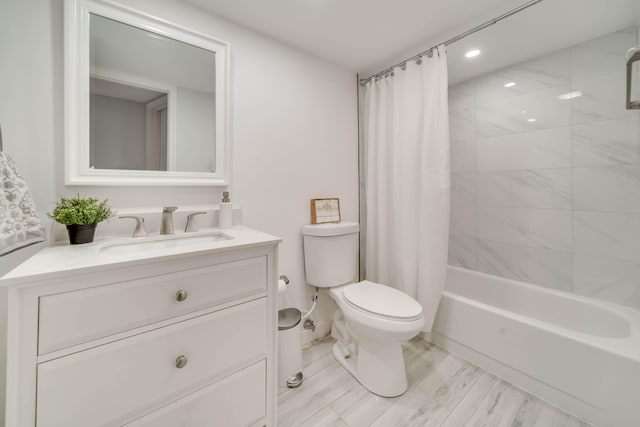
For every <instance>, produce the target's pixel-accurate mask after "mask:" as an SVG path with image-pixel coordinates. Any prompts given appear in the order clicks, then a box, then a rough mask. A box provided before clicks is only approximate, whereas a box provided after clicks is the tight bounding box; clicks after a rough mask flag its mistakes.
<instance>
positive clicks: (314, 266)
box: [302, 222, 424, 397]
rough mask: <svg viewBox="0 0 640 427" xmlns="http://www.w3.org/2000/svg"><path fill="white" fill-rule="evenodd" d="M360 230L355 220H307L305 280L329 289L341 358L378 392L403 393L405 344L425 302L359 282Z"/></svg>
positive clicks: (413, 332) (336, 351)
mask: <svg viewBox="0 0 640 427" xmlns="http://www.w3.org/2000/svg"><path fill="white" fill-rule="evenodd" d="M358 231H359V226H358V224H357V223H354V222H342V223H339V224H318V225H305V226H304V227H303V229H302V234H303V236H304V261H305V273H306V279H307V283H308V284H309V285H311V286H316V287H319V288H330V289H329V295H330V296H331V298H333V300H334V301H335V302H336V304H337V306H338V308H337V309H336V311H335V313H334V316H333V323H332V327H331V335H332V336H333V337H334V338H336V339H337V342H336V343H335V345H334V346H333V354H334V356H335V357H336V359H338V361H339V362H340V363H341V364H342V365H343V366H344V367H345V368H346V369H347V370H348V371H349V372H350V373H351V374H352V375H353V376H354V377H355V378H356V379H357V380H358V381H360V383H361V384H362V385H363V386H364V387H366V388H367V389H368V390H370V391H372V392H373V393H375V394H378V395H380V396H384V397H394V396H399V395H401V394H402V393H404V392H405V391H406V390H407V374H406V371H405V367H404V358H403V356H402V347H401V343H402V342H403V341H406V340H408V339H410V338H413V337H414V336H416V335H417V334H418V332H420V329H421V328H422V327H423V326H424V317H423V315H422V307H421V306H420V304H419V303H418V302H417V301H416V300H414V299H413V298H411V297H410V296H408V295H406V294H404V293H402V292H400V291H398V290H397V289H394V288H391V287H389V286H384V285H380V284H377V283H373V282H369V281H366V280H365V281H362V282H359V283H356V280H357V275H358V240H359V237H358Z"/></svg>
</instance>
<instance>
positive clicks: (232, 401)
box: [126, 360, 266, 427]
mask: <svg viewBox="0 0 640 427" xmlns="http://www.w3.org/2000/svg"><path fill="white" fill-rule="evenodd" d="M265 376H266V364H265V361H264V360H263V361H260V362H258V363H256V364H254V365H251V366H250V367H248V368H245V369H243V370H242V371H240V372H237V373H235V374H233V375H231V376H229V377H227V378H225V379H223V380H221V381H218V382H216V383H213V384H211V385H209V386H207V387H205V388H203V389H201V390H198V391H197V392H195V393H192V394H190V395H188V396H186V397H184V398H182V399H180V400H177V401H175V402H173V403H170V404H169V405H167V406H165V407H163V408H161V409H158V410H157V411H155V412H152V413H151V414H149V415H147V416H145V417H143V418H140V419H138V420H136V421H134V422H132V423H130V424H126V426H127V427H176V426H181V427H204V426H225V427H240V426H249V425H252V424H253V423H255V422H256V421H258V420H260V419H261V418H263V417H264V416H265V415H266V414H265V405H266V387H265ZM238 397H241V398H242V400H241V402H240V401H239V400H238Z"/></svg>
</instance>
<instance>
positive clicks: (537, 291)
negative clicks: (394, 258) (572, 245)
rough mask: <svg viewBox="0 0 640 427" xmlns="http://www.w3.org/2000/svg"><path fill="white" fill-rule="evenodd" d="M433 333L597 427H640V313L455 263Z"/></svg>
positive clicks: (436, 338)
mask: <svg viewBox="0 0 640 427" xmlns="http://www.w3.org/2000/svg"><path fill="white" fill-rule="evenodd" d="M427 339H430V340H432V341H434V342H435V343H436V344H438V345H440V346H442V347H444V348H446V349H447V350H449V351H450V352H452V353H454V354H458V355H459V356H461V357H463V358H465V359H466V360H469V361H470V362H472V363H474V364H476V365H478V366H480V367H482V368H484V369H486V370H488V371H489V372H493V373H494V374H495V375H497V376H498V377H501V378H503V379H505V380H507V381H509V382H511V383H512V384H515V385H517V386H519V387H521V388H523V389H525V390H527V391H529V392H531V393H533V394H535V395H537V396H538V397H540V398H542V399H544V400H546V401H548V402H551V403H552V404H554V405H556V406H558V407H560V408H562V409H564V410H566V411H568V412H571V413H573V414H575V415H577V416H579V417H582V418H584V419H586V420H588V421H590V422H592V423H593V424H595V425H597V426H602V427H604V426H611V427H623V426H624V427H627V426H628V427H638V426H640V312H638V311H637V310H634V309H631V308H627V307H620V306H616V305H613V304H608V303H605V302H600V301H596V300H592V299H589V298H584V297H580V296H576V295H573V294H568V293H565V292H560V291H553V290H549V289H545V288H542V287H540V286H534V285H529V284H526V283H522V282H517V281H514V280H509V279H503V278H500V277H496V276H491V275H488V274H483V273H478V272H475V271H471V270H466V269H463V268H458V267H451V266H450V267H449V269H448V272H447V283H446V286H445V292H444V295H443V297H442V301H441V303H440V307H439V308H438V315H437V317H436V321H435V324H434V327H433V331H432V333H431V334H428V335H427Z"/></svg>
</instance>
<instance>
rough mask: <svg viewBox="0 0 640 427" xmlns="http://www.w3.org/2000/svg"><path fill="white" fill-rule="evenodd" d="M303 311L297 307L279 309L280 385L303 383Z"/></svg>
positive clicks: (288, 385)
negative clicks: (301, 325)
mask: <svg viewBox="0 0 640 427" xmlns="http://www.w3.org/2000/svg"><path fill="white" fill-rule="evenodd" d="M301 320H302V313H300V310H298V309H297V308H285V309H284V310H280V311H278V386H279V387H283V388H284V387H290V388H294V387H298V386H299V385H300V384H302V380H303V378H302V338H301V334H300V323H301Z"/></svg>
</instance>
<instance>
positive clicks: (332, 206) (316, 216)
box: [311, 198, 340, 224]
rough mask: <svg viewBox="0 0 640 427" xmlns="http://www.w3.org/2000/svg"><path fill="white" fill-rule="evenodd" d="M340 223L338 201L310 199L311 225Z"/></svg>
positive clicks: (336, 199) (335, 199)
mask: <svg viewBox="0 0 640 427" xmlns="http://www.w3.org/2000/svg"><path fill="white" fill-rule="evenodd" d="M328 222H340V199H338V198H334V199H311V224H324V223H328Z"/></svg>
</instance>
